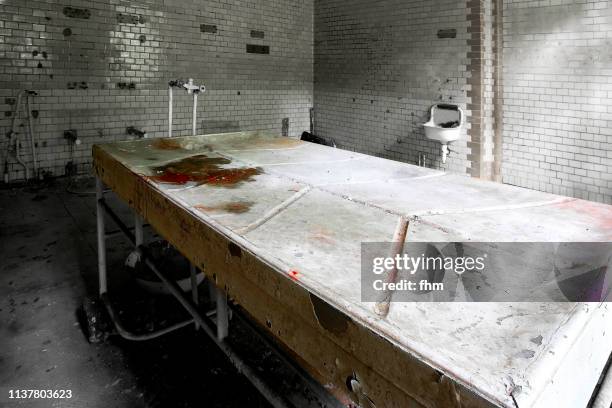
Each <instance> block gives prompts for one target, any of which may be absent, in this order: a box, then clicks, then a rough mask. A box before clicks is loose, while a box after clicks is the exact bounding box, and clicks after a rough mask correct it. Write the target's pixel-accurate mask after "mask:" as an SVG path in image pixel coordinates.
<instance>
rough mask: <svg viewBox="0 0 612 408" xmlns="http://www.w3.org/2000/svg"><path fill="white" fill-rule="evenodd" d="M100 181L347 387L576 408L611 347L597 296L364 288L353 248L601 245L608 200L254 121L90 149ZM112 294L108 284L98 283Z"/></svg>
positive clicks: (401, 396)
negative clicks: (426, 295) (409, 159)
mask: <svg viewBox="0 0 612 408" xmlns="http://www.w3.org/2000/svg"><path fill="white" fill-rule="evenodd" d="M93 156H94V167H95V172H96V175H97V177H98V178H99V179H100V180H101V181H102V182H103V183H104V184H106V186H108V187H109V188H110V189H112V190H113V191H114V192H115V193H116V194H117V195H118V196H119V197H121V198H122V199H123V200H125V201H126V202H127V203H128V204H129V205H130V206H131V207H132V208H133V209H134V211H135V212H136V213H137V214H139V216H141V217H142V218H143V219H145V220H146V221H147V222H148V223H150V224H151V226H152V227H153V228H155V230H156V231H157V232H158V233H159V234H161V235H162V236H163V237H165V238H166V239H167V240H168V241H169V242H170V243H171V244H172V245H174V246H175V247H176V248H177V249H178V250H179V251H181V252H182V253H183V254H184V255H185V256H186V257H187V258H188V259H189V260H190V261H191V262H192V263H193V264H194V265H196V266H197V267H198V268H200V269H201V270H202V271H203V272H204V273H205V274H206V275H207V276H208V277H209V278H210V279H211V280H212V281H214V282H215V283H216V285H217V287H218V288H220V289H221V290H223V291H225V293H227V296H228V297H229V299H231V301H232V302H235V303H236V304H239V305H240V306H241V307H243V308H244V309H245V310H247V311H248V313H249V314H250V315H251V316H252V318H253V319H254V320H255V321H257V322H258V323H259V324H260V325H261V326H262V327H263V328H265V329H266V330H268V331H269V333H270V334H271V335H272V336H274V338H276V339H277V340H278V341H279V342H280V343H282V344H283V345H284V346H286V348H287V349H288V350H290V351H291V352H292V353H293V355H294V357H295V359H296V360H297V361H298V362H299V363H300V365H301V366H302V367H304V368H305V369H307V371H308V372H310V373H311V374H312V375H313V376H314V377H315V378H316V379H317V380H318V381H319V382H321V383H322V384H324V385H325V387H326V388H327V389H328V390H329V391H330V392H331V393H333V394H335V395H336V396H338V397H339V398H340V399H344V400H346V399H347V398H351V399H352V400H353V401H355V402H357V403H359V404H361V405H362V406H367V405H371V406H376V407H485V406H501V407H520V408H524V407H582V406H586V404H587V403H588V401H589V400H590V398H591V396H592V395H593V393H594V391H595V389H596V385H597V383H598V380H599V379H600V378H601V376H602V373H603V371H604V369H605V366H606V362H607V361H608V358H609V356H610V354H611V352H612V310H610V307H609V306H608V304H606V303H602V304H593V303H582V304H576V303H393V304H391V307H390V310H389V313H388V314H387V315H386V316H384V317H381V316H380V315H378V314H376V313H374V312H373V305H372V303H366V302H362V301H361V298H360V295H361V293H360V279H361V275H360V250H361V249H360V245H361V243H362V242H389V241H391V240H392V239H393V236H394V232H395V231H396V227H397V224H398V220H400V219H402V218H403V219H407V220H409V222H410V227H409V229H408V235H407V237H406V239H407V240H408V241H425V242H456V241H464V240H471V241H497V242H503V241H524V242H553V241H555V242H557V241H561V242H563V241H568V242H574V241H576V242H610V241H612V206H607V205H604V204H596V203H592V202H587V201H582V200H578V199H572V198H566V197H560V196H555V195H551V194H546V193H541V192H535V191H530V190H526V189H521V188H517V187H512V186H508V185H502V184H497V183H490V182H484V181H479V180H475V179H470V178H467V177H462V176H460V175H450V174H445V173H443V172H440V171H436V170H431V169H427V168H422V167H417V166H413V165H409V164H404V163H399V162H395V161H390V160H385V159H381V158H376V157H371V156H367V155H363V154H359V153H354V152H349V151H344V150H340V149H334V148H330V147H325V146H320V145H315V144H312V143H307V142H301V141H298V140H295V139H291V138H281V137H273V136H271V135H267V134H264V133H258V132H243V133H231V134H218V135H204V136H193V137H184V138H173V139H143V140H139V141H128V142H118V143H111V144H104V145H96V146H94V149H93ZM104 290H105V289H104Z"/></svg>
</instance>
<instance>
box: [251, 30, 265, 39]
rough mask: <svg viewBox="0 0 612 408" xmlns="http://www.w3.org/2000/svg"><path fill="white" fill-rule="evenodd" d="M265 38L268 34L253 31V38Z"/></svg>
mask: <svg viewBox="0 0 612 408" xmlns="http://www.w3.org/2000/svg"><path fill="white" fill-rule="evenodd" d="M265 36H266V33H264V32H263V31H259V30H251V37H252V38H264V37H265Z"/></svg>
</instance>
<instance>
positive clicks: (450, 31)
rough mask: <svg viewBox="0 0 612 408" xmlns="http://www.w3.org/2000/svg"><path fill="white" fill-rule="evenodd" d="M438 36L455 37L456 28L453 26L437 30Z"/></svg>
mask: <svg viewBox="0 0 612 408" xmlns="http://www.w3.org/2000/svg"><path fill="white" fill-rule="evenodd" d="M438 38H457V30H456V29H454V28H451V29H448V30H438Z"/></svg>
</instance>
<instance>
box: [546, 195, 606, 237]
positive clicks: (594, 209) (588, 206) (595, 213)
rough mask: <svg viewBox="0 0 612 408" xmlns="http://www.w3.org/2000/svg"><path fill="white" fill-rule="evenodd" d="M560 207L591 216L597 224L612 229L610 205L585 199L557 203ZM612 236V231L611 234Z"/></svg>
mask: <svg viewBox="0 0 612 408" xmlns="http://www.w3.org/2000/svg"><path fill="white" fill-rule="evenodd" d="M557 206H558V207H560V208H564V209H571V210H574V211H576V212H578V213H582V214H585V215H587V216H589V217H590V218H591V219H592V220H593V221H594V224H595V225H598V226H599V227H600V228H601V229H603V230H604V231H612V211H610V206H608V205H604V204H598V203H593V202H590V201H584V200H573V201H567V202H564V203H561V204H558V205H557ZM609 236H610V237H612V232H610V234H609Z"/></svg>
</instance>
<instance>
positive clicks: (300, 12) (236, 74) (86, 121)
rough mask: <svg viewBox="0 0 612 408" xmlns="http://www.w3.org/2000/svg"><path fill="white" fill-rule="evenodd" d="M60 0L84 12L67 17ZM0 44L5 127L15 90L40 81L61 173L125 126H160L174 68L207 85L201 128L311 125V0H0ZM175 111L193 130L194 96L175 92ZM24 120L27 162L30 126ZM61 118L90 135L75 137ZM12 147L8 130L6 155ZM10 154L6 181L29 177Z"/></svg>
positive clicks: (83, 164)
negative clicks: (250, 47) (262, 48)
mask: <svg viewBox="0 0 612 408" xmlns="http://www.w3.org/2000/svg"><path fill="white" fill-rule="evenodd" d="M136 4H141V6H138V7H137V6H136ZM65 7H72V8H74V9H82V10H87V12H88V13H89V17H88V18H79V17H69V16H67V15H66V14H65V13H64V8H65ZM202 24H207V25H209V26H213V25H214V26H216V32H207V31H211V30H207V29H206V28H205V29H204V31H202V30H201V25H202ZM252 30H255V31H263V32H264V38H259V37H260V35H257V34H255V37H253V36H252V34H251V31H252ZM212 31H214V30H212ZM246 44H256V45H268V46H269V47H270V48H269V54H267V55H263V54H252V53H247V52H246ZM0 53H1V55H2V57H1V58H0V73H1V75H0V108H1V110H2V111H3V112H2V114H1V116H0V128H1V129H2V131H3V132H2V133H5V132H6V131H8V130H9V128H10V124H11V120H12V117H10V116H7V115H9V114H10V112H11V111H12V110H13V108H14V106H13V105H11V104H10V103H11V102H12V101H11V98H15V97H16V95H17V93H18V92H19V90H21V89H32V90H35V91H37V92H38V93H39V95H38V96H36V97H35V98H34V99H33V100H32V101H33V105H32V109H33V110H36V111H38V112H39V115H38V118H37V119H35V120H34V127H35V132H36V138H37V144H38V158H39V161H40V165H41V168H43V169H44V170H46V171H50V172H52V173H53V174H54V175H61V174H63V173H64V169H65V165H66V163H67V162H68V161H71V160H72V161H73V162H74V163H76V164H78V165H79V170H80V171H87V170H88V166H89V165H90V162H91V159H90V158H91V146H92V144H93V143H96V142H109V141H115V140H125V139H128V138H129V137H130V136H128V135H127V134H126V128H127V127H129V126H134V127H136V128H138V129H141V130H145V131H147V133H148V135H150V136H163V135H165V134H166V132H167V115H168V114H167V109H168V108H167V106H168V102H167V101H168V99H167V82H168V80H170V79H176V78H189V77H191V78H194V80H195V82H196V83H202V84H204V85H206V87H207V92H206V93H204V94H203V95H200V97H199V98H198V132H199V133H203V132H206V133H211V132H216V131H219V132H222V131H232V130H269V131H273V132H277V133H280V132H281V127H282V120H283V118H289V120H290V128H289V129H290V135H291V136H297V135H299V134H300V133H301V132H302V131H304V130H308V129H309V126H310V113H309V110H310V107H311V106H312V98H313V85H312V83H313V73H312V69H313V2H312V0H310V1H308V0H307V1H303V0H300V1H297V0H273V1H268V0H219V1H201V0H146V1H142V2H127V1H122V0H95V1H78V0H66V1H65V2H57V1H55V0H47V1H43V0H38V1H35V0H8V1H5V2H4V4H2V5H0ZM69 88H74V89H69ZM174 113H175V114H174V135H188V134H191V96H188V95H186V94H185V93H184V92H180V93H179V91H175V104H174ZM22 122H24V120H23V117H20V118H19V120H18V124H21V123H22ZM19 129H20V130H19V131H20V139H21V144H22V152H21V154H22V157H23V158H24V159H25V160H26V162H27V163H28V165H29V166H30V167H31V163H30V158H31V156H30V145H29V142H28V138H27V128H25V127H20V128H19ZM66 129H75V130H76V131H77V133H78V136H79V138H80V139H81V141H82V142H83V143H82V144H81V145H79V146H72V145H71V144H70V143H68V142H67V141H66V140H65V139H64V138H63V132H64V130H66ZM5 149H6V140H5V138H4V137H3V138H1V140H0V151H2V155H1V157H0V161H1V160H3V159H4V152H5ZM9 163H10V166H9V169H10V177H11V180H17V179H21V178H23V176H24V174H23V171H22V168H21V166H18V165H16V164H15V163H14V161H9ZM0 166H1V169H4V163H3V162H1V163H0Z"/></svg>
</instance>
